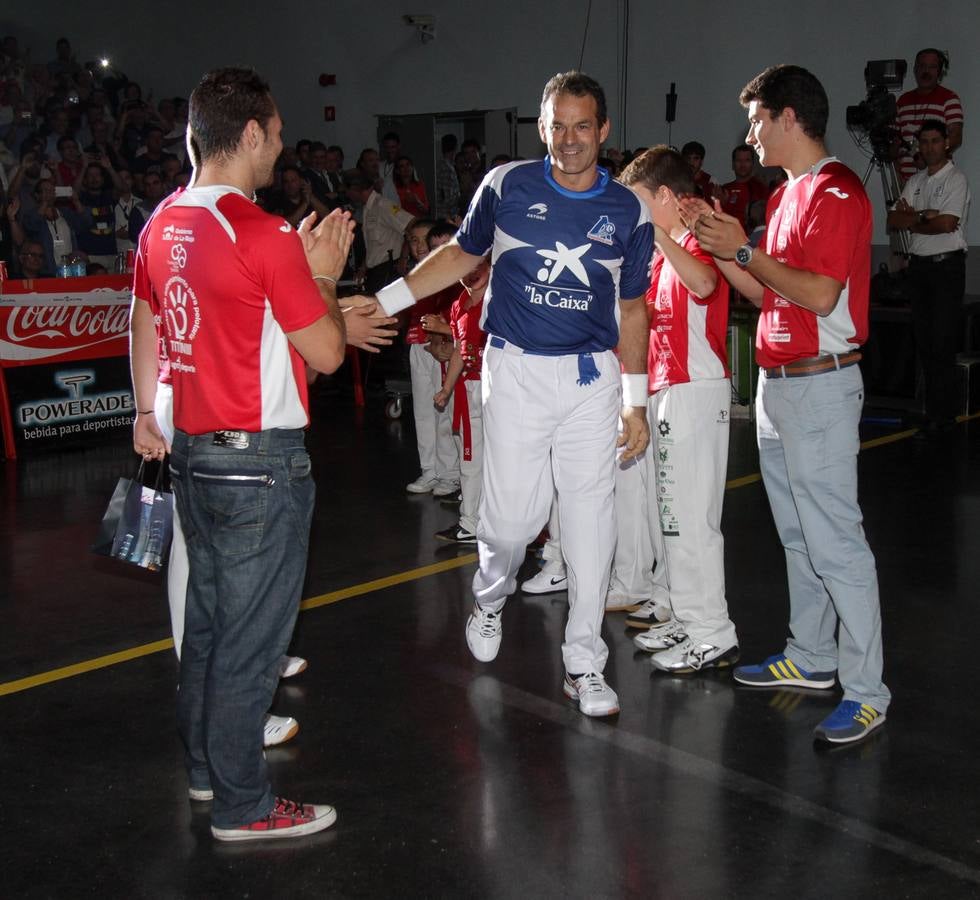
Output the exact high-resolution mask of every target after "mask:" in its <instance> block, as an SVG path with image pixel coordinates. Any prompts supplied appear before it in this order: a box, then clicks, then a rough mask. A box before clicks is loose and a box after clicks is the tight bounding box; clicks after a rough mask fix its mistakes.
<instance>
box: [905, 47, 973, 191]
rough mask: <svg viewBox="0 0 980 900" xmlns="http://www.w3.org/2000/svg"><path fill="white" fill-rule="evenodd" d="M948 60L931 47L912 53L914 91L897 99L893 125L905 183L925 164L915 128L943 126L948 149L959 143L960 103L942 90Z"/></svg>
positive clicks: (950, 156)
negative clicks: (898, 138) (930, 124)
mask: <svg viewBox="0 0 980 900" xmlns="http://www.w3.org/2000/svg"><path fill="white" fill-rule="evenodd" d="M948 68H949V58H948V57H947V56H946V54H945V53H943V52H942V51H941V50H937V49H936V48H935V47H926V48H925V49H923V50H920V51H919V52H918V53H916V54H915V66H914V67H913V69H912V72H913V74H914V75H915V88H914V89H913V90H911V91H906V92H905V93H904V94H902V96H901V97H899V98H898V117H897V119H896V123H897V125H898V128H899V131H900V132H901V140H902V148H901V152H900V156H899V159H898V174H899V176H900V177H901V179H902V181H907V180H908V179H909V178H911V177H912V176H913V175H914V174H915V173H916V172H917V171H918V170H919V169H923V168H925V163H924V162H923V160H922V157H921V156H920V155H919V152H918V138H919V129H920V128H921V127H922V123H923V122H925V121H926V120H927V119H938V120H939V121H940V122H945V123H946V133H947V135H948V141H949V150H948V151H947V153H948V156H949V158H950V159H952V156H953V152H954V151H955V150H956V149H957V147H959V146H960V144H962V143H963V104H962V103H960V98H959V96H958V95H957V94H956V93H955V92H953V91H951V90H950V89H949V88H947V87H944V86H943V85H942V84H941V82H942V80H943V78H945V77H946V70H947V69H948Z"/></svg>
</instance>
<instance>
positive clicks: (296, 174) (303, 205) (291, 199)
mask: <svg viewBox="0 0 980 900" xmlns="http://www.w3.org/2000/svg"><path fill="white" fill-rule="evenodd" d="M281 184H282V190H281V192H280V194H279V199H278V201H273V203H272V204H271V205H270V206H269V207H267V209H268V211H269V212H270V213H274V214H275V215H279V216H282V217H283V218H284V219H285V220H286V221H287V222H289V224H290V225H292V226H293V227H294V228H298V227H299V223H300V222H302V221H303V219H305V218H306V217H307V216H308V215H310V213H314V212H315V213H316V214H317V216H318V221H319V219H322V218H323V217H324V216H325V215H327V214H328V213H329V212H330V210H329V208H328V207H327V206H326V205H324V204H323V203H321V202H320V200H319V199H318V198H317V196H316V194H314V193H313V188H312V187H311V185H310V182H309V181H308V180H307V179H305V178H304V177H303V175H302V174H301V173H300V170H299V169H298V168H297V167H296V166H286V167H285V168H284V169H283V170H282V176H281Z"/></svg>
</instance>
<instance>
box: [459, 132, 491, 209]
mask: <svg viewBox="0 0 980 900" xmlns="http://www.w3.org/2000/svg"><path fill="white" fill-rule="evenodd" d="M484 174H485V171H484V166H483V155H482V154H481V152H480V145H479V144H478V143H477V142H476V141H474V140H473V139H472V138H470V139H468V140H465V141H463V146H462V147H461V148H460V152H459V155H458V156H457V157H456V176H457V178H459V209H460V212H461V213H465V212H466V210H467V209H468V208H469V205H470V200H472V199H473V195H474V194H475V193H476V189H477V188H478V187H479V186H480V182H481V181H483V176H484Z"/></svg>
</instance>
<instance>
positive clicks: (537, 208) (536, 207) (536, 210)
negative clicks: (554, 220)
mask: <svg viewBox="0 0 980 900" xmlns="http://www.w3.org/2000/svg"><path fill="white" fill-rule="evenodd" d="M547 215H548V204H547V203H533V204H531V206H529V207H528V208H527V217H528V218H529V219H537V220H538V221H539V222H544V221H546V219H545V217H546V216H547Z"/></svg>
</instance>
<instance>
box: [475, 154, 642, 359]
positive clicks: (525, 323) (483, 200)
mask: <svg viewBox="0 0 980 900" xmlns="http://www.w3.org/2000/svg"><path fill="white" fill-rule="evenodd" d="M598 173H599V178H598V181H597V182H596V184H595V186H594V187H593V188H591V189H590V190H588V191H570V190H568V189H566V188H563V187H562V186H561V185H560V184H558V183H557V182H556V181H555V180H554V178H553V177H552V175H551V164H550V160H548V159H545V160H544V162H543V163H542V162H541V161H540V160H535V161H533V162H517V163H510V164H508V165H504V166H498V167H497V168H496V169H493V170H491V171H490V172H489V173H488V174H487V176H486V178H484V179H483V183H482V184H481V185H480V189H479V190H478V191H477V193H476V195H475V196H474V197H473V202H472V203H471V204H470V208H469V212H468V213H467V214H466V218H465V220H464V221H463V224H462V226H461V227H460V230H459V234H458V235H457V237H456V239H457V241H458V242H459V245H460V247H462V249H463V250H465V251H466V252H467V253H471V254H473V255H475V256H482V255H484V254H485V253H487V251H489V250H491V249H492V250H493V255H492V257H491V262H492V264H493V269H492V273H491V276H490V286H489V288H488V289H487V294H486V299H485V300H484V304H483V320H482V322H481V327H482V328H483V330H484V331H486V332H487V333H488V334H492V335H497V336H499V337H502V338H504V340H506V341H509V342H510V343H512V344H515V345H516V346H518V347H521V348H523V349H524V350H528V351H531V352H534V353H540V354H545V355H549V356H557V355H561V354H571V353H591V352H600V351H603V350H609V349H611V348H613V347H615V346H616V345H617V344H618V343H619V307H618V304H617V300H619V299H620V298H627V299H633V298H642V297H643V295H644V294H645V293H646V290H647V288H648V287H649V285H650V261H651V257H652V256H653V226H652V225H651V224H650V216H649V213H648V212H647V208H646V206H645V205H644V204H643V203H642V202H641V201H640V199H639V198H638V197H637V196H636V194H634V193H633V192H632V191H631V190H630V189H629V188H627V187H625V186H623V185H621V184H619V183H618V182H616V181H612V180H611V179H610V178H609V173H608V172H606V171H605V169H599V170H598ZM637 302H639V303H642V302H643V300H642V299H640V300H637Z"/></svg>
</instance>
